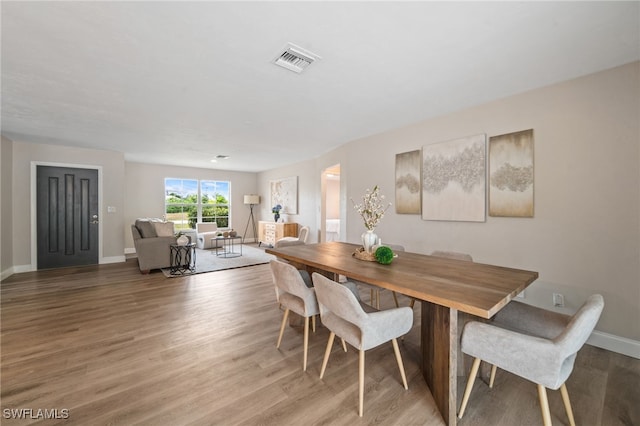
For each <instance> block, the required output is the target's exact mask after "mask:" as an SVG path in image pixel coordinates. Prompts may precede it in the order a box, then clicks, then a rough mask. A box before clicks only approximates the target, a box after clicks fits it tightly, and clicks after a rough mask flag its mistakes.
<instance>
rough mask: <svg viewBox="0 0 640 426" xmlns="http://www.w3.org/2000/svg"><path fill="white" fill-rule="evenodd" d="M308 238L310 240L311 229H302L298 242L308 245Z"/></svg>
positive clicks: (305, 227)
mask: <svg viewBox="0 0 640 426" xmlns="http://www.w3.org/2000/svg"><path fill="white" fill-rule="evenodd" d="M308 238H309V227H308V226H303V227H302V228H300V233H299V234H298V240H300V241H302V242H303V243H305V244H306V243H307V239H308Z"/></svg>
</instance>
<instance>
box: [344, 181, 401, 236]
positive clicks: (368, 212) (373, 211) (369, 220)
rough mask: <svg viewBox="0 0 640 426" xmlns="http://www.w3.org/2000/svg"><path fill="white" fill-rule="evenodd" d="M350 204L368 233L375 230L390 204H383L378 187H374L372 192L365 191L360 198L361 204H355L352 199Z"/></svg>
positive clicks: (382, 196)
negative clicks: (362, 221)
mask: <svg viewBox="0 0 640 426" xmlns="http://www.w3.org/2000/svg"><path fill="white" fill-rule="evenodd" d="M351 202H352V203H353V208H354V209H356V211H357V212H358V213H359V214H360V216H361V217H362V220H364V226H365V227H366V228H367V229H368V230H370V231H372V230H374V229H375V228H376V226H377V225H378V222H380V220H381V219H382V218H383V217H384V213H385V212H386V211H387V209H388V208H389V207H391V203H388V204H384V195H381V194H380V189H379V188H378V185H376V186H374V187H373V190H372V191H371V190H369V189H367V191H366V192H365V194H364V195H363V196H362V204H356V203H355V202H354V201H353V198H352V199H351Z"/></svg>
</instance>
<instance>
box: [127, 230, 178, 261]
mask: <svg viewBox="0 0 640 426" xmlns="http://www.w3.org/2000/svg"><path fill="white" fill-rule="evenodd" d="M131 234H132V236H133V245H134V247H135V249H136V254H137V256H138V266H139V267H140V272H142V273H143V274H148V273H149V271H151V270H152V269H162V268H168V267H169V266H171V259H170V257H171V255H170V251H169V245H170V244H175V243H176V236H175V234H174V230H173V222H163V221H162V220H160V219H137V220H136V222H135V224H133V225H131Z"/></svg>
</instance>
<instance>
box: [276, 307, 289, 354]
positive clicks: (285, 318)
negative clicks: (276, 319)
mask: <svg viewBox="0 0 640 426" xmlns="http://www.w3.org/2000/svg"><path fill="white" fill-rule="evenodd" d="M288 317H289V309H285V311H284V315H283V316H282V324H280V335H279V336H278V343H276V348H280V342H281V341H282V335H283V334H284V327H285V325H286V324H287V318H288Z"/></svg>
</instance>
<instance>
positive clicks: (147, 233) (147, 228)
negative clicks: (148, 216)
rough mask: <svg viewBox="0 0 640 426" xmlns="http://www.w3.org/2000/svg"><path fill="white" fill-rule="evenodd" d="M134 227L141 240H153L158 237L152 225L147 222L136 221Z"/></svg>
mask: <svg viewBox="0 0 640 426" xmlns="http://www.w3.org/2000/svg"><path fill="white" fill-rule="evenodd" d="M136 227H137V228H138V231H140V235H141V236H142V238H155V237H157V236H158V234H156V228H154V226H153V223H152V222H149V221H148V220H136Z"/></svg>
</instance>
